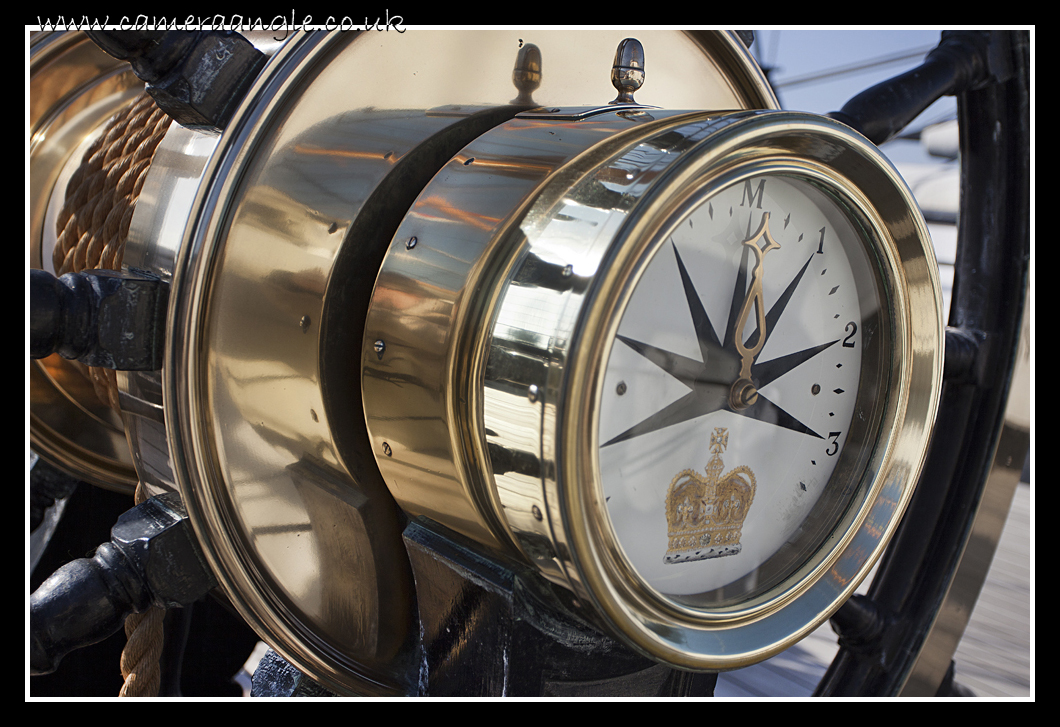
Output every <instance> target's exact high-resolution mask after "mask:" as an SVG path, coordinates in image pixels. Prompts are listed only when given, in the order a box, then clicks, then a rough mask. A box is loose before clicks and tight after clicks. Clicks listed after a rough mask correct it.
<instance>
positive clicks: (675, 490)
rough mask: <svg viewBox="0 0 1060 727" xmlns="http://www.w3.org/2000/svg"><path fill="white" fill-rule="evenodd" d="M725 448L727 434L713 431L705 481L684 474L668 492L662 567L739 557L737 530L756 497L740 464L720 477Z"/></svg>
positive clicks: (749, 476)
mask: <svg viewBox="0 0 1060 727" xmlns="http://www.w3.org/2000/svg"><path fill="white" fill-rule="evenodd" d="M727 446H729V430H728V429H725V428H722V427H717V428H715V429H714V431H713V432H712V433H711V435H710V451H711V452H713V453H714V456H713V457H711V458H710V461H709V462H708V463H707V470H706V477H704V476H703V475H701V474H699V473H698V472H696V471H695V470H683V471H682V472H680V473H678V475H677V476H676V477H674V479H673V482H671V483H670V489H669V491H668V492H667V493H666V523H667V526H668V529H669V534H670V547H669V549H668V550H667V551H666V557H665V558H664V559H663V560H664V562H666V563H687V562H690V561H694V560H705V559H707V558H721V557H722V556H726V555H736V554H737V553H739V552H740V549H741V546H740V531H741V530H742V529H743V523H744V520H745V519H746V518H747V511H748V510H749V509H750V508H751V501H752V500H754V496H755V476H754V473H753V472H752V471H751V469H750V468H749V467H745V466H743V465H741V466H739V467H735V468H733V469H732V470H730V471H728V472H726V473H725V474H722V470H723V469H724V468H725V465H724V463H723V462H722V461H721V453H722V452H724V451H725V448H726V447H727Z"/></svg>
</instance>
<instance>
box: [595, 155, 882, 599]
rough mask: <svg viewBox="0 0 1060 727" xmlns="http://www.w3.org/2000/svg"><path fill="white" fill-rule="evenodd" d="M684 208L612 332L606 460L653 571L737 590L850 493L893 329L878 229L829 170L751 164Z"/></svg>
mask: <svg viewBox="0 0 1060 727" xmlns="http://www.w3.org/2000/svg"><path fill="white" fill-rule="evenodd" d="M689 208H690V211H687V210H688V209H689ZM684 209H685V210H686V212H684V213H678V214H677V215H675V218H674V220H673V221H672V222H671V223H670V224H669V226H664V231H665V241H664V243H663V244H661V245H657V246H656V247H655V251H654V253H653V254H652V256H651V258H650V260H648V261H647V262H646V264H645V265H644V267H643V268H642V271H641V273H640V276H639V279H637V281H636V283H635V287H634V289H633V291H632V294H631V295H630V297H629V299H628V303H627V305H626V307H625V311H624V313H623V315H622V317H621V320H620V322H619V324H618V328H617V333H616V335H615V338H614V341H613V343H612V345H611V351H610V355H609V356H608V358H607V361H606V369H605V374H604V380H603V389H602V399H601V402H600V418H599V455H598V456H599V467H600V476H601V485H602V489H603V496H604V499H605V502H606V503H607V504H606V507H607V513H608V516H609V518H610V521H611V526H612V528H613V532H614V535H615V538H616V540H617V542H618V544H619V545H620V547H621V550H622V551H623V553H624V555H625V558H626V559H627V560H628V562H629V564H630V565H631V566H632V568H633V570H634V571H635V572H636V573H637V574H638V575H639V577H640V578H641V579H643V581H644V582H646V584H647V585H648V586H650V587H651V588H652V589H654V590H655V591H657V592H660V593H662V594H665V595H667V596H670V597H673V598H675V600H677V601H678V602H679V603H686V604H687V605H692V606H699V607H707V608H711V607H724V606H726V605H732V604H736V603H744V602H746V601H747V599H749V598H753V597H754V596H756V595H758V594H761V593H763V592H765V591H767V590H768V589H771V588H773V587H774V586H776V585H778V584H779V583H780V582H782V581H783V579H785V578H786V577H787V576H789V575H790V574H791V573H792V572H793V571H794V570H796V569H798V568H799V567H800V566H801V565H802V564H803V563H804V562H805V561H806V560H807V559H808V558H810V557H811V556H812V555H813V553H814V552H815V551H816V550H818V549H819V548H820V546H821V544H822V542H823V541H824V540H825V539H826V538H828V536H829V535H830V533H831V532H832V531H833V530H834V529H835V527H836V525H837V523H838V522H839V521H840V520H841V519H842V517H843V515H844V513H845V512H846V511H847V510H848V508H849V505H850V504H851V502H852V499H853V498H854V497H855V496H856V494H857V492H858V489H859V488H858V486H859V479H860V477H861V473H862V472H863V470H864V463H865V460H866V459H867V457H868V454H869V452H870V451H871V448H872V446H873V444H874V441H875V434H874V432H875V430H876V426H875V425H876V423H877V421H878V416H877V412H878V409H879V407H880V405H881V400H882V399H883V394H884V391H885V382H884V381H882V380H881V371H882V370H883V368H884V367H883V366H882V365H881V360H880V357H881V351H883V350H884V347H883V346H882V339H883V338H885V336H886V331H885V330H883V327H882V326H881V305H880V303H879V301H880V299H881V293H880V284H879V282H878V276H877V274H876V273H875V272H874V271H875V264H874V261H873V258H872V255H871V253H870V252H869V250H868V248H867V246H866V242H865V240H864V239H863V235H864V233H863V231H862V230H863V228H862V227H861V226H860V225H859V224H857V222H856V219H855V218H853V217H852V215H851V214H850V213H848V212H847V211H845V208H844V206H842V205H840V203H839V202H838V201H837V199H836V197H835V196H834V195H833V194H832V193H829V192H827V191H825V188H823V187H822V186H821V185H820V184H819V183H817V182H814V181H811V180H809V179H807V178H804V177H800V176H797V175H782V174H767V175H758V176H750V177H745V178H742V179H739V180H738V181H735V182H733V183H731V184H729V185H728V186H727V187H725V188H723V189H721V190H720V191H717V192H714V193H710V194H704V195H703V196H702V198H700V199H693V200H692V201H691V203H690V204H689V205H686V206H685V208H684Z"/></svg>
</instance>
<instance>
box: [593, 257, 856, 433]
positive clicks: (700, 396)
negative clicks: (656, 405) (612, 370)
mask: <svg viewBox="0 0 1060 727" xmlns="http://www.w3.org/2000/svg"><path fill="white" fill-rule="evenodd" d="M671 245H672V246H673V251H674V256H675V257H676V259H677V268H678V271H679V272H680V274H681V285H682V287H683V289H684V294H685V300H686V301H687V303H688V312H689V313H690V314H691V316H692V325H693V327H694V328H695V332H696V339H697V340H698V342H699V352H700V357H701V359H702V360H699V361H697V360H695V359H693V358H689V357H687V356H682V355H681V354H679V353H674V352H673V351H667V350H665V349H662V348H659V347H657V346H652V345H651V344H648V343H643V342H641V341H636V340H634V339H632V338H628V337H626V336H622V335H619V336H617V338H618V339H619V340H620V341H622V343H624V344H625V345H627V346H629V347H630V348H632V349H633V350H634V351H636V352H637V353H638V354H640V355H641V356H643V357H644V358H646V359H648V360H649V361H651V362H652V363H653V364H655V365H656V366H658V367H659V368H661V369H662V370H663V371H665V372H666V373H668V374H670V375H671V376H673V377H674V378H675V379H677V380H678V381H680V382H681V383H682V384H684V385H685V386H687V387H688V388H689V389H690V391H689V392H688V393H687V394H685V395H684V396H683V397H681V398H680V399H677V400H676V401H674V402H673V403H671V404H669V405H668V406H666V407H663V408H662V409H660V410H659V411H657V412H656V413H654V414H652V415H651V416H649V417H648V418H647V419H644V420H643V421H641V422H639V423H637V424H635V425H633V426H632V427H630V428H629V429H627V430H626V431H624V432H622V433H621V434H619V435H618V436H616V437H613V438H612V439H610V440H608V441H607V442H604V443H603V445H602V446H604V447H606V446H608V445H612V444H617V443H619V442H624V441H626V440H628V439H633V438H634V437H639V436H641V435H643V434H648V433H650V432H655V431H658V430H660V429H665V428H666V427H672V426H674V425H675V424H681V423H682V422H687V421H689V420H691V419H695V418H697V417H701V416H703V415H705V414H710V413H712V412H715V411H729V412H733V413H734V414H739V415H740V416H745V417H750V418H752V419H757V420H759V421H762V422H766V423H769V424H774V425H776V426H778V427H783V428H785V429H790V430H791V431H794V432H799V433H801V434H806V435H808V436H811V437H816V438H818V439H823V437H822V436H821V435H820V434H818V433H817V432H815V431H813V430H812V429H810V428H809V427H808V426H806V425H805V424H803V423H802V422H800V421H799V420H798V419H796V418H795V417H793V416H792V415H791V414H789V413H788V412H786V411H784V410H783V409H781V408H780V407H779V406H777V405H776V404H775V403H774V402H772V401H770V400H769V399H768V398H767V397H765V396H764V395H762V393H761V389H762V388H763V387H765V386H766V385H768V384H769V383H771V382H772V381H774V380H776V379H778V378H780V377H781V376H783V375H784V374H786V373H788V372H789V371H791V370H792V369H794V368H796V367H797V366H799V365H801V364H803V363H805V362H806V361H809V360H810V359H811V358H813V357H814V356H816V355H817V354H819V353H821V352H822V351H824V350H825V349H827V348H829V347H830V346H832V345H834V344H836V343H838V341H839V339H836V340H835V341H830V342H828V343H822V344H821V345H819V346H813V347H810V348H806V349H803V350H802V351H796V352H794V353H790V354H787V355H786V356H781V357H779V358H775V359H772V360H770V361H762V362H759V361H758V360H757V359H758V356H757V355H756V356H755V360H754V362H753V363H752V365H751V382H752V383H753V386H754V389H755V392H754V393H755V394H757V396H756V397H752V398H753V399H754V400H753V403H751V404H747V405H743V406H741V402H740V401H738V400H737V401H735V402H734V401H733V385H734V384H735V382H736V381H737V378H738V376H739V370H740V354H739V353H738V351H737V348H736V344H735V340H736V335H737V333H738V332H737V331H736V327H737V310H738V309H739V308H740V304H741V303H742V302H743V301H744V299H745V295H746V290H747V275H748V257H749V256H748V251H747V250H746V249H745V250H744V256H743V261H742V263H741V266H740V271H739V273H738V274H737V276H736V285H735V287H734V288H733V292H732V305H731V306H730V313H729V320H728V323H727V325H726V329H725V336H724V338H723V339H719V338H718V336H717V334H716V333H715V329H714V325H713V324H712V323H711V321H710V317H709V316H708V315H707V311H706V309H705V308H704V307H703V302H702V300H701V299H700V297H699V293H698V292H696V287H695V284H694V283H693V282H692V278H691V277H689V275H688V270H687V269H686V268H685V264H684V262H683V261H682V260H681V254H680V253H679V252H678V250H677V245H675V244H674V243H673V241H672V240H671ZM811 260H812V256H811V258H810V259H808V260H807V261H806V264H804V265H803V266H802V268H801V269H800V270H799V272H798V273H797V274H796V275H795V277H794V279H792V281H791V282H790V283H789V284H788V286H787V288H785V290H784V292H783V293H782V294H781V295H780V297H779V298H778V299H777V300H776V302H775V303H773V305H772V307H771V308H770V309H769V312H768V313H767V314H766V317H765V320H766V326H765V328H766V341H768V340H769V336H770V335H771V334H772V333H773V331H775V330H776V324H777V322H778V321H779V320H780V316H781V314H783V312H784V309H785V307H787V305H788V301H790V300H791V297H792V295H793V294H794V293H795V290H796V288H798V286H799V282H800V281H801V280H802V278H803V276H804V274H805V273H806V269H807V268H808V267H809V265H810V261H811ZM758 336H759V331H758V329H757V328H756V329H755V330H754V331H753V332H752V333H751V336H750V337H749V338H748V339H747V340H748V342H752V341H754V342H757V338H758ZM764 345H765V341H763V345H762V346H761V347H757V348H758V349H759V351H761V350H762V349H763V348H764Z"/></svg>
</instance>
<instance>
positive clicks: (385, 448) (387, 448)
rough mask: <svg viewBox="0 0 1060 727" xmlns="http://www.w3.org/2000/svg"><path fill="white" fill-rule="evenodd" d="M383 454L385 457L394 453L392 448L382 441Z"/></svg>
mask: <svg viewBox="0 0 1060 727" xmlns="http://www.w3.org/2000/svg"><path fill="white" fill-rule="evenodd" d="M383 454H385V455H386V456H387V457H389V456H390V455H392V454H394V450H392V449H391V448H390V445H389V444H387V443H386V442H383Z"/></svg>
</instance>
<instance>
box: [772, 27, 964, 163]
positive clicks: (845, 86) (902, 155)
mask: <svg viewBox="0 0 1060 727" xmlns="http://www.w3.org/2000/svg"><path fill="white" fill-rule="evenodd" d="M939 38H940V31H939V30H930V29H928V30H921V29H894V30H879V29H874V30H846V29H838V30H802V29H787V28H785V29H779V30H777V29H767V30H755V42H754V44H753V45H752V46H751V52H752V53H753V54H754V56H755V58H756V59H758V62H759V64H760V65H762V66H763V67H766V68H770V69H771V70H770V71H769V78H770V81H772V82H773V84H774V87H775V88H776V91H777V96H778V97H779V99H780V102H781V104H782V105H783V107H784V108H786V109H791V110H795V111H808V112H812V113H819V114H823V113H827V112H829V111H838V110H839V109H840V108H842V106H843V104H845V103H846V102H847V101H848V100H849V99H850V98H851V97H853V96H855V95H857V94H858V93H860V92H861V91H863V90H865V89H867V88H869V87H871V86H873V85H875V84H877V83H879V82H881V81H885V80H887V79H888V78H891V77H893V76H895V75H898V74H900V73H904V72H905V71H908V70H910V69H912V68H915V67H916V66H918V65H919V64H920V63H922V62H923V58H924V56H925V55H926V54H927V52H928V51H929V50H930V49H932V48H934V47H935V46H936V45H938V42H939ZM910 54H914V55H913V57H907V58H904V59H902V60H897V61H894V62H887V63H878V64H876V65H874V66H873V67H871V68H866V69H862V70H858V71H851V72H843V73H836V71H840V70H843V69H850V68H851V67H852V66H858V65H862V64H866V63H867V62H876V61H880V60H883V59H888V58H894V57H896V56H908V55H910ZM829 72H831V74H832V75H831V76H830V77H826V76H827V75H828V73H829ZM956 109H957V105H956V101H955V100H954V99H953V98H952V97H944V98H942V99H940V100H939V101H936V102H935V103H934V104H932V105H931V106H930V107H929V108H928V109H927V110H926V111H925V112H924V113H923V114H921V115H920V117H919V118H918V119H917V120H916V121H914V123H913V124H912V125H911V127H910V128H911V129H916V128H919V127H921V126H923V125H925V123H928V122H933V121H939V120H942V119H946V118H955V117H956V113H957V111H956ZM886 146H887V148H885V149H884V151H885V152H886V153H887V154H888V155H889V156H890V158H891V160H892V161H893V162H895V163H899V162H926V161H930V157H928V156H927V155H926V154H924V153H923V152H922V151H921V150H920V148H919V145H918V144H916V143H912V142H892V143H890V144H888V145H886Z"/></svg>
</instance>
